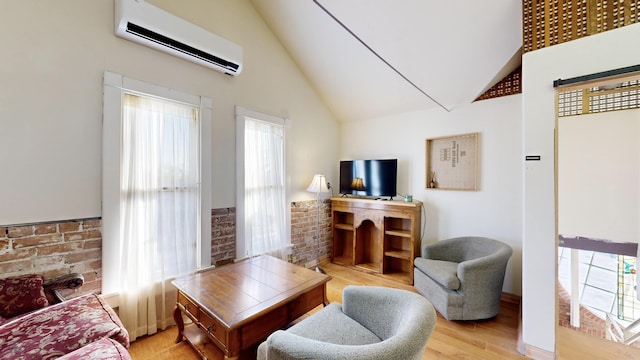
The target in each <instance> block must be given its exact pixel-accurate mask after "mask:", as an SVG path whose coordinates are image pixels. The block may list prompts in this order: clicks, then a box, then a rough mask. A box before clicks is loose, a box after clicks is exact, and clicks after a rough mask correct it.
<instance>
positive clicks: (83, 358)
mask: <svg viewBox="0 0 640 360" xmlns="http://www.w3.org/2000/svg"><path fill="white" fill-rule="evenodd" d="M98 359H99V360H127V359H131V355H129V353H128V352H127V349H125V348H124V347H123V346H122V344H120V343H119V342H117V341H115V340H113V339H111V338H102V339H100V340H98V341H96V342H92V343H91V344H89V345H87V346H83V347H81V348H80V349H78V350H76V351H74V352H71V353H68V354H67V355H64V356H62V357H59V358H58V360H98Z"/></svg>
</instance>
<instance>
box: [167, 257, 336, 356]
mask: <svg viewBox="0 0 640 360" xmlns="http://www.w3.org/2000/svg"><path fill="white" fill-rule="evenodd" d="M330 279H331V277H330V276H328V275H325V274H322V273H319V272H315V271H313V270H309V269H306V268H304V267H301V266H297V265H293V264H290V263H288V262H285V261H282V260H279V259H276V258H274V257H271V256H266V255H263V256H259V257H256V258H251V259H248V260H245V261H241V262H238V263H235V264H230V265H225V266H222V267H219V268H215V269H211V270H206V271H203V272H199V273H195V274H191V275H188V276H185V277H181V278H178V279H175V280H174V281H172V284H173V285H174V286H175V287H176V288H177V289H178V300H177V304H176V309H175V311H174V313H173V317H174V319H175V321H176V324H177V325H178V339H177V342H180V341H182V339H183V338H186V339H187V341H188V342H189V343H190V344H191V345H192V346H193V347H194V348H195V349H196V350H197V351H198V352H199V353H200V354H201V355H202V356H203V358H206V359H216V358H222V357H224V359H245V358H246V359H249V358H252V359H255V350H256V348H257V345H258V344H259V343H260V342H262V341H264V339H265V338H266V337H267V336H269V335H270V334H271V333H272V332H274V331H275V330H277V329H281V328H283V327H285V326H286V325H287V324H289V323H291V322H292V321H293V320H295V319H296V318H298V317H300V316H301V315H303V314H305V313H306V312H308V311H309V310H311V309H313V308H315V307H316V306H318V305H320V304H323V303H324V304H326V303H327V300H326V291H325V284H326V283H327V281H329V280H330ZM182 314H184V315H186V316H188V317H189V318H190V319H191V321H192V324H189V325H187V326H185V325H184V322H183V318H182Z"/></svg>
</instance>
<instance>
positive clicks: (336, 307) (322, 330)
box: [287, 303, 380, 345]
mask: <svg viewBox="0 0 640 360" xmlns="http://www.w3.org/2000/svg"><path fill="white" fill-rule="evenodd" d="M327 324H331V325H332V327H333V329H332V331H327ZM287 331H288V332H289V333H291V334H295V335H299V336H302V337H304V338H309V339H314V340H317V341H320V342H326V343H331V344H343V345H366V344H373V343H377V342H380V338H379V337H378V336H376V334H374V333H372V332H371V331H370V330H369V329H367V328H365V327H363V326H362V325H360V323H358V322H357V321H355V320H353V319H352V318H350V317H348V316H347V315H345V314H344V313H343V312H342V306H341V305H340V304H339V303H331V304H329V305H328V306H327V307H325V308H324V309H322V311H319V312H317V313H316V314H314V315H313V316H310V317H309V318H307V319H305V320H304V324H300V323H298V324H296V325H294V326H292V327H291V328H289V330H287Z"/></svg>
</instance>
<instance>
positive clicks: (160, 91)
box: [102, 71, 213, 306]
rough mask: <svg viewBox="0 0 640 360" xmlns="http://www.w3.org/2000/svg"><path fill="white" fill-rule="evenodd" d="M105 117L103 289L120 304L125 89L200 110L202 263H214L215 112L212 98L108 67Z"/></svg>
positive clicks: (111, 298) (105, 75) (205, 265)
mask: <svg viewBox="0 0 640 360" xmlns="http://www.w3.org/2000/svg"><path fill="white" fill-rule="evenodd" d="M103 81H104V82H103V96H104V99H103V120H102V122H103V123H102V131H103V133H102V136H103V142H102V294H103V295H104V296H105V297H106V298H107V299H108V300H109V303H110V304H111V305H113V306H117V304H118V296H117V293H118V277H119V276H120V274H117V273H114V272H113V269H117V268H118V264H119V258H118V254H119V253H120V252H119V250H120V244H119V241H118V233H119V231H118V229H119V221H120V220H119V219H120V201H119V198H120V178H121V177H120V173H121V170H120V158H121V148H122V146H121V134H122V111H123V110H122V102H123V96H124V93H125V92H136V93H141V94H146V95H150V96H156V97H160V98H164V99H169V100H173V101H176V102H181V103H184V104H188V105H191V106H193V107H196V108H198V109H199V111H200V152H201V153H200V174H201V179H200V180H201V186H200V188H201V192H200V216H201V218H200V224H201V228H200V234H201V235H200V242H199V243H198V254H200V256H199V258H198V259H197V260H198V262H197V264H198V265H197V266H198V268H202V267H207V266H210V265H211V191H212V190H211V189H212V179H211V178H212V176H211V129H212V128H211V126H212V124H211V118H212V107H213V105H212V101H211V99H210V98H208V97H204V96H197V95H191V94H188V93H185V92H182V91H177V90H174V89H170V88H166V87H162V86H159V85H155V84H151V83H148V82H144V81H140V80H135V79H131V78H127V77H124V76H122V75H120V74H116V73H112V72H108V71H105V72H104V78H103Z"/></svg>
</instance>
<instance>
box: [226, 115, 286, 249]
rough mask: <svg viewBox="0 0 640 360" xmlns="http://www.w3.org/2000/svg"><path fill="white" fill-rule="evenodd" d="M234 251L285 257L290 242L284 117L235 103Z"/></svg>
mask: <svg viewBox="0 0 640 360" xmlns="http://www.w3.org/2000/svg"><path fill="white" fill-rule="evenodd" d="M236 112H237V119H238V127H237V131H238V136H237V142H238V151H237V156H238V162H237V164H238V165H237V166H238V174H237V177H238V180H239V181H238V183H239V185H240V186H238V194H237V198H238V215H239V216H238V233H239V236H238V237H237V238H238V239H242V241H240V240H239V241H237V256H238V257H240V258H241V257H245V256H255V255H259V254H271V255H274V256H277V257H280V258H282V259H286V257H287V254H288V252H289V250H290V249H289V247H290V245H291V240H290V230H289V223H290V222H289V210H288V207H287V206H286V203H287V187H286V167H285V132H286V131H285V130H286V126H285V125H286V120H285V119H281V118H277V117H272V116H268V115H264V114H259V113H255V112H252V111H249V110H246V109H242V108H237V109H236Z"/></svg>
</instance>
